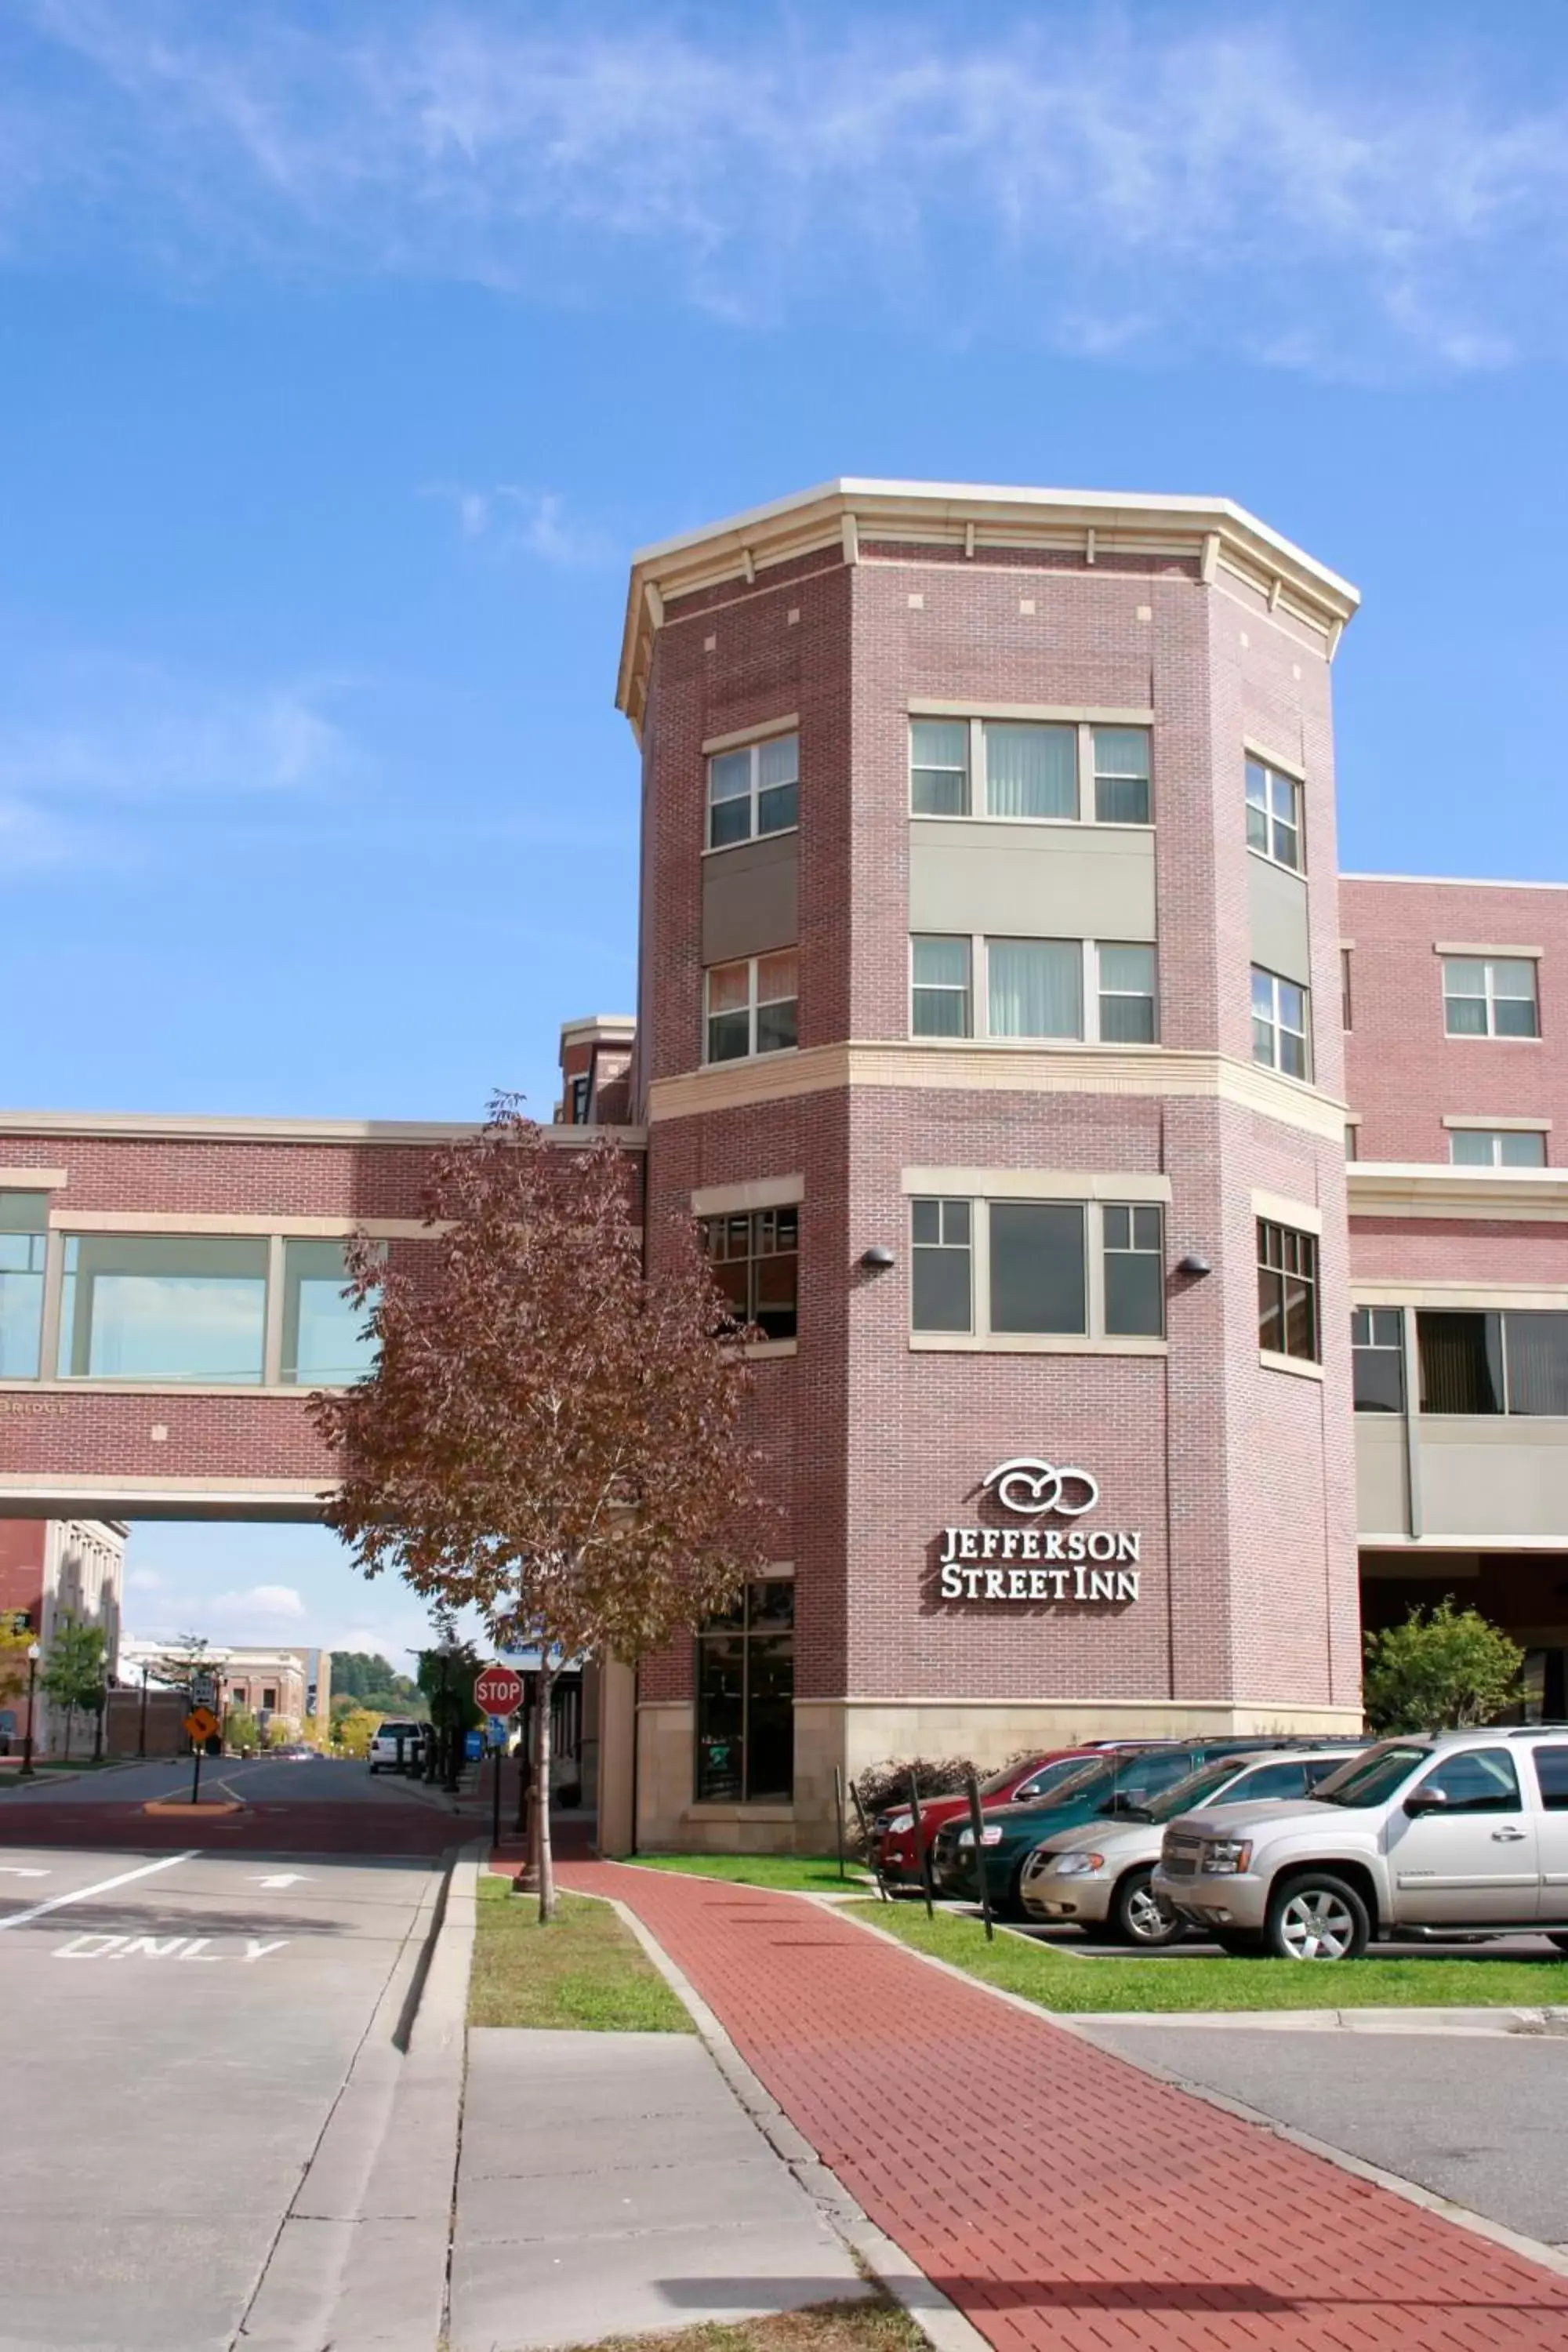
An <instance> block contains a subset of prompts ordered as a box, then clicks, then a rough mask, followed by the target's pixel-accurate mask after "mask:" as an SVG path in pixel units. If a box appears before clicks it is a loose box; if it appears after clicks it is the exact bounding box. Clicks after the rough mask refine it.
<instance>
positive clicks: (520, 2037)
mask: <svg viewBox="0 0 1568 2352" xmlns="http://www.w3.org/2000/svg"><path fill="white" fill-rule="evenodd" d="M868 2292H869V2290H868V2287H867V2285H866V2284H865V2282H864V2280H863V2279H862V2278H861V2277H860V2274H859V2273H858V2270H857V2268H856V2266H855V2263H854V2262H853V2261H852V2259H851V2257H850V2255H849V2252H848V2251H847V2247H846V2246H845V2244H844V2242H843V2241H842V2240H841V2239H840V2238H839V2237H838V2236H837V2234H836V2232H835V2231H833V2230H832V2229H830V2228H829V2226H828V2225H827V2223H826V2221H824V2219H823V2218H822V2216H821V2214H820V2213H819V2212H818V2211H817V2209H816V2206H815V2205H814V2203H813V2202H812V2200H811V2199H810V2198H809V2197H808V2196H807V2195H806V2194H805V2190H804V2189H802V2188H801V2187H800V2186H799V2185H798V2183H797V2182H796V2180H795V2178H794V2177H793V2175H792V2174H791V2172H790V2170H789V2168H788V2167H787V2166H786V2165H785V2164H784V2160H783V2159H782V2158H781V2157H780V2156H779V2155H778V2154H777V2153H776V2152H775V2151H774V2149H773V2147H771V2146H770V2145H769V2143H768V2141H767V2140H766V2139H765V2138H764V2137H763V2134H762V2132H761V2131H760V2130H759V2129H758V2128H757V2126H756V2125H755V2124H754V2123H753V2122H752V2120H751V2118H750V2116H747V2115H746V2114H745V2112H744V2111H743V2109H742V2107H741V2105H739V2103H738V2102H737V2100H736V2098H735V2096H734V2095H733V2093H732V2092H731V2089H730V2088H729V2085H728V2084H726V2083H725V2081H724V2079H723V2077H722V2075H721V2074H720V2072H719V2070H718V2068H717V2067H716V2066H715V2064H714V2063H713V2060H712V2058H711V2057H710V2054H709V2053H708V2051H707V2049H706V2048H705V2047H704V2045H703V2043H702V2042H700V2041H699V2040H698V2038H697V2037H696V2035H695V2034H684V2033H572V2032H526V2031H517V2030H513V2029H510V2028H508V2029H500V2028H482V2029H475V2030H473V2031H471V2032H469V2035H468V2087H467V2092H466V2095H465V2098H464V2105H463V2142H462V2156H461V2160H460V2162H459V2165H458V2198H457V2215H456V2225H455V2230H454V2235H453V2242H452V2264H451V2289H450V2296H451V2300H450V2315H449V2319H448V2339H447V2340H448V2342H449V2345H450V2347H451V2352H522V2347H532V2346H545V2345H566V2344H591V2343H594V2342H595V2341H596V2340H597V2339H598V2338H599V2337H601V2336H615V2335H622V2334H637V2333H647V2332H649V2331H652V2330H659V2329H669V2328H676V2327H683V2326H690V2325H692V2324H693V2323H695V2322H698V2321H709V2320H738V2319H747V2318H755V2317H760V2316H763V2315H766V2314H768V2313H771V2312H779V2311H795V2310H799V2309H800V2308H802V2307H803V2306H804V2305H808V2304H814V2303H827V2302H842V2301H845V2300H847V2299H848V2298H850V2297H853V2296H859V2295H864V2294H868Z"/></svg>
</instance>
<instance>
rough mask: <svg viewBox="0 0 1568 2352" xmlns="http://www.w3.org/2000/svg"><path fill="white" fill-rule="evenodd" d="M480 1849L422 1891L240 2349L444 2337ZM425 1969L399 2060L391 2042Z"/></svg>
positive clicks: (422, 2342)
mask: <svg viewBox="0 0 1568 2352" xmlns="http://www.w3.org/2000/svg"><path fill="white" fill-rule="evenodd" d="M480 1851H481V1850H480V1849H479V1847H478V1846H475V1845H469V1846H467V1847H465V1848H464V1849H463V1851H462V1853H461V1854H460V1855H459V1856H458V1859H457V1860H456V1861H455V1862H454V1863H453V1864H452V1866H451V1872H450V1878H449V1882H448V1885H447V1901H446V1906H445V1912H444V1915H443V1916H441V1917H440V1922H439V1927H438V1930H437V1931H436V1932H435V1935H434V1945H433V1948H432V1949H431V1950H430V1953H429V1958H428V1963H427V1965H426V1946H427V1945H428V1944H429V1943H430V1939H431V1936H432V1928H433V1923H434V1921H435V1919H436V1916H437V1898H438V1895H439V1891H440V1882H439V1881H438V1880H436V1879H432V1880H431V1882H430V1884H429V1885H428V1886H427V1887H426V1891H425V1894H424V1895H423V1896H422V1898H421V1901H420V1904H419V1908H418V1910H417V1912H416V1916H415V1918H414V1921H413V1923H412V1925H411V1927H410V1929H409V1933H408V1935H407V1936H406V1937H405V1940H404V1943H403V1945H402V1948H401V1949H400V1950H399V1953H398V1957H397V1959H396V1962H395V1965H394V1967H393V1969H392V1971H391V1973H390V1975H389V1976H388V1979H387V1981H386V1984H385V1986H384V1990H383V1992H382V1996H381V1999H380V2000H379V2001H378V2003H377V2004H376V2009H375V2012H374V2016H373V2018H372V2020H371V2022H370V2025H369V2027H368V2029H367V2030H366V2032H365V2035H364V2038H363V2041H362V2042H361V2044H360V2047H359V2051H358V2053H357V2055H356V2056H355V2059H354V2063H353V2066H352V2067H351V2068H350V2070H349V2074H348V2078H347V2080H346V2081H345V2083H344V2084H343V2086H342V2091H341V2092H340V2093H339V2095H338V2099H337V2102H336V2105H334V2106H333V2108H332V2112H331V2116H329V2117H328V2120H327V2124H326V2127H325V2129H324V2130H323V2132H322V2134H321V2139H320V2141H319V2142H318V2143H317V2147H316V2150H315V2153H314V2155H313V2156H312V2158H311V2159H310V2167H309V2168H308V2170H307V2172H306V2175H305V2178H304V2179H303V2180H302V2181H301V2183H300V2188H299V2190H298V2191H297V2193H296V2195H295V2198H294V2201H293V2203H292V2205H291V2206H290V2208H289V2212H288V2215H287V2216H286V2218H285V2220H284V2222H283V2225H282V2228H281V2229H280V2230H279V2234H278V2237H277V2240H276V2241H275V2242H274V2245H273V2248H272V2252H271V2254H270V2256H269V2257H268V2263H267V2265H266V2268H265V2270H264V2272H263V2273H262V2277H261V2280H260V2282H259V2284H258V2288H257V2291H256V2294H255V2295H254V2297H253V2298H252V2301H251V2305H250V2308H249V2310H248V2311H247V2314H246V2316H245V2319H244V2320H243V2322H242V2323H241V2326H240V2329H239V2333H238V2335H237V2337H236V2339H235V2341H236V2347H237V2352H238V2347H244V2352H321V2347H322V2346H323V2345H331V2347H332V2352H434V2347H436V2346H437V2344H439V2343H441V2342H442V2341H443V2340H444V2337H445V2331H446V2322H447V2266H448V2262H449V2259H450V2251H451V2234H452V2204H453V2198H454V2195H455V2191H456V2184H457V2174H458V2139H459V2135H460V2131H461V2125H462V2103H463V2075H464V2066H465V2061H466V2053H467V2018H468V1973H469V1969H470V1967H471V1965H472V1960H473V1944H474V1888H475V1885H476V1882H477V1879H478V1876H479V1856H480ZM422 1968H424V1969H426V1974H425V1982H424V1990H423V1992H422V1994H421V1995H420V1997H419V2006H418V2011H417V2014H416V2017H415V2019H414V2023H413V2031H412V2033H411V2035H410V2037H409V2041H408V2048H407V2053H406V2055H404V2054H401V2053H400V2052H399V2050H398V2048H397V2045H396V2042H395V2035H396V2034H397V2032H398V2029H399V2027H400V2025H402V2024H403V2023H404V2021H405V2011H406V2010H407V2008H408V2005H409V2001H410V1996H411V1993H412V1991H413V1990H414V1988H415V1986H416V1982H417V1979H418V1975H419V1972H420V1970H421V1969H422Z"/></svg>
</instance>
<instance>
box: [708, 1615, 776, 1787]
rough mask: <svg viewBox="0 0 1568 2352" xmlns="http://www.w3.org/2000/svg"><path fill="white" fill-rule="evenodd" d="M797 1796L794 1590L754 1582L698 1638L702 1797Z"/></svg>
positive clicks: (711, 1619)
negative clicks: (732, 1605) (729, 1608)
mask: <svg viewBox="0 0 1568 2352" xmlns="http://www.w3.org/2000/svg"><path fill="white" fill-rule="evenodd" d="M794 1794H795V1585H794V1582H793V1580H790V1579H789V1578H787V1577H768V1578H765V1579H758V1580H756V1581H754V1582H752V1583H751V1584H748V1585H747V1587H746V1590H745V1591H744V1593H743V1594H742V1598H741V1599H740V1600H739V1601H737V1602H736V1604H735V1606H734V1607H733V1608H732V1609H731V1610H730V1611H728V1612H725V1613H724V1614H723V1615H721V1616H718V1617H712V1618H710V1619H709V1620H708V1622H707V1623H706V1624H705V1625H704V1626H703V1627H702V1629H701V1631H700V1633H699V1634H698V1636H697V1800H698V1802H699V1803H700V1804H736V1805H744V1804H752V1805H756V1804H788V1803H789V1802H790V1801H791V1800H792V1798H793V1797H794Z"/></svg>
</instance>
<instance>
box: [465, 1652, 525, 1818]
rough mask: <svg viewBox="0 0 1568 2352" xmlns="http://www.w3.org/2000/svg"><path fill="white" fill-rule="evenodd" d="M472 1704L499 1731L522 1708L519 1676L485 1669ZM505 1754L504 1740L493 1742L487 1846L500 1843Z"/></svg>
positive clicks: (501, 1669)
mask: <svg viewBox="0 0 1568 2352" xmlns="http://www.w3.org/2000/svg"><path fill="white" fill-rule="evenodd" d="M474 1705H475V1706H477V1707H479V1709H480V1711H481V1712H482V1713H483V1714H485V1715H488V1716H489V1717H490V1728H491V1730H492V1732H493V1731H495V1730H496V1729H498V1727H499V1726H500V1724H504V1722H505V1721H506V1718H507V1717H508V1716H509V1715H515V1714H516V1713H517V1710H518V1708H519V1707H520V1706H521V1705H522V1676H521V1675H519V1674H514V1673H513V1672H512V1670H511V1668H510V1666H486V1667H485V1669H484V1671H483V1672H482V1674H479V1675H476V1677H475V1679H474ZM505 1754H506V1740H505V1738H504V1737H502V1738H498V1739H497V1741H496V1751H495V1764H494V1767H493V1776H492V1779H491V1781H490V1844H491V1846H492V1847H495V1846H499V1845H500V1760H501V1758H502V1757H503V1756H504V1755H505Z"/></svg>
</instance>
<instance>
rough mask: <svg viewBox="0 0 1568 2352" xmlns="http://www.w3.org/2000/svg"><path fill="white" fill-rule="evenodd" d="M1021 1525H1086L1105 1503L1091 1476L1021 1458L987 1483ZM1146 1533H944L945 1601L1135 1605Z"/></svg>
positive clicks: (997, 1469)
mask: <svg viewBox="0 0 1568 2352" xmlns="http://www.w3.org/2000/svg"><path fill="white" fill-rule="evenodd" d="M984 1491H985V1492H987V1493H990V1494H994V1496H995V1497H996V1500H997V1501H998V1503H1000V1504H1001V1506H1002V1508H1003V1509H1004V1510H1005V1511H1011V1512H1012V1513H1013V1514H1014V1515H1015V1517H1017V1518H1020V1519H1026V1520H1028V1519H1044V1518H1052V1519H1058V1520H1061V1519H1068V1520H1072V1519H1080V1518H1082V1517H1085V1516H1086V1514H1087V1513H1089V1512H1090V1511H1092V1510H1093V1509H1094V1508H1095V1507H1096V1506H1097V1504H1098V1503H1099V1501H1100V1481H1099V1480H1098V1479H1097V1478H1094V1477H1091V1476H1090V1475H1089V1472H1088V1471H1087V1470H1073V1469H1059V1470H1058V1468H1057V1467H1056V1465H1054V1464H1053V1463H1049V1462H1041V1461H1037V1459H1036V1457H1035V1456H1034V1455H1033V1454H1018V1455H1016V1457H1015V1458H1014V1460H1012V1461H1011V1462H999V1463H998V1464H997V1465H996V1467H995V1469H994V1470H993V1471H992V1473H991V1475H990V1476H989V1477H988V1478H987V1479H986V1480H985V1482H984ZM1142 1543H1143V1538H1142V1531H1141V1530H1139V1531H1136V1532H1133V1531H1129V1530H1126V1529H1123V1528H1079V1527H1060V1526H1055V1527H999V1528H943V1529H942V1550H941V1553H940V1554H939V1556H938V1565H939V1567H940V1568H941V1570H942V1581H941V1585H940V1587H939V1590H940V1592H941V1596H942V1600H943V1601H1136V1600H1137V1598H1138V1561H1139V1555H1140V1552H1141V1550H1142Z"/></svg>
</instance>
